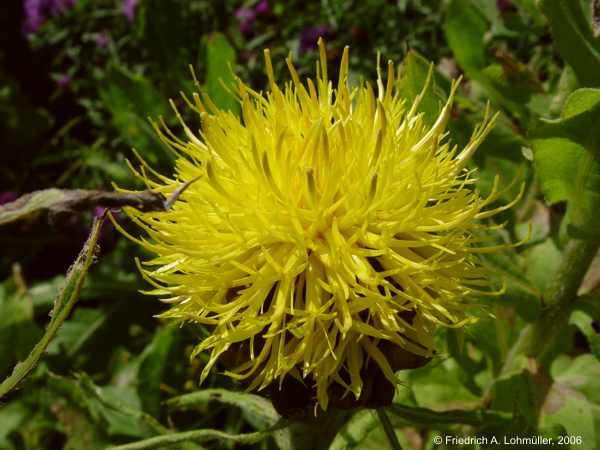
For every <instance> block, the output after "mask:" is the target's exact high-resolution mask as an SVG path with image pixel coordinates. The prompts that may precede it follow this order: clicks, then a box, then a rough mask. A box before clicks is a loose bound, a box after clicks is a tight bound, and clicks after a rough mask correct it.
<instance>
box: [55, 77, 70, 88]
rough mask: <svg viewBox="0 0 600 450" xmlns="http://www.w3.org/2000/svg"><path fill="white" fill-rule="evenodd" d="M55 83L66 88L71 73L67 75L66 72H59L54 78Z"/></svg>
mask: <svg viewBox="0 0 600 450" xmlns="http://www.w3.org/2000/svg"><path fill="white" fill-rule="evenodd" d="M56 84H57V85H58V87H61V88H66V87H67V86H68V85H69V84H71V75H68V74H66V73H63V74H60V75H59V76H58V77H57V78H56Z"/></svg>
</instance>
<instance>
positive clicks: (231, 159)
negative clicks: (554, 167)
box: [128, 42, 516, 409]
mask: <svg viewBox="0 0 600 450" xmlns="http://www.w3.org/2000/svg"><path fill="white" fill-rule="evenodd" d="M319 47H320V62H319V63H317V77H316V81H315V82H313V81H312V80H310V79H309V80H307V82H306V84H303V83H302V82H301V80H300V79H299V76H298V74H297V72H296V70H295V69H294V66H293V65H292V62H291V60H290V59H288V60H287V63H288V67H289V71H290V74H291V78H292V81H291V82H290V83H288V84H286V85H285V87H284V88H281V87H279V86H278V85H277V84H276V81H275V79H274V74H273V69H272V66H271V61H270V58H269V52H268V51H265V59H266V68H267V74H268V77H269V80H270V89H269V91H268V92H267V93H266V94H263V93H260V92H256V91H254V90H252V89H250V88H249V87H248V86H246V85H245V84H243V83H242V82H241V81H239V82H238V87H237V95H238V97H239V101H240V104H241V117H237V116H236V115H234V114H232V113H231V112H225V111H221V110H219V109H218V108H217V107H215V106H214V104H213V103H212V102H211V101H210V99H209V98H208V97H206V96H204V97H202V99H201V98H200V96H198V95H197V94H195V95H194V96H193V99H192V100H189V99H187V98H186V97H184V98H185V99H186V101H187V103H188V106H189V107H191V108H193V109H194V110H195V111H196V112H197V113H198V115H199V117H200V121H201V128H200V130H199V131H198V132H197V133H195V132H194V131H192V129H190V128H189V126H188V125H186V124H185V123H184V122H183V120H182V119H181V116H180V115H179V113H178V112H177V109H175V108H174V109H175V112H176V114H177V116H178V117H179V119H180V121H181V124H182V127H183V130H184V132H185V135H186V136H187V139H185V140H182V139H180V138H178V137H177V136H176V135H175V134H174V133H173V132H172V131H170V130H169V128H167V127H166V125H165V124H164V122H163V121H160V122H159V123H156V124H155V128H156V130H157V132H158V133H159V135H160V137H161V139H162V140H163V141H164V142H165V143H166V144H167V145H168V146H169V147H170V148H172V149H173V150H174V151H175V152H176V154H177V157H178V159H177V162H176V167H175V174H174V175H173V176H172V177H166V176H164V175H162V174H159V173H157V172H155V171H154V170H153V169H152V168H150V167H149V166H148V165H147V164H145V163H144V162H143V160H141V158H140V160H141V161H142V163H141V166H140V169H138V170H135V169H133V167H132V170H134V171H135V172H136V174H137V175H138V176H139V177H141V178H142V179H143V180H145V182H146V183H147V185H148V187H149V188H151V189H153V190H154V191H156V192H160V193H163V194H164V195H165V196H169V195H171V194H173V193H174V192H176V191H177V190H178V189H180V187H181V186H182V184H186V183H187V184H186V187H187V189H186V190H185V191H184V192H183V193H181V195H180V196H179V197H178V199H177V200H176V201H175V202H174V203H173V205H172V207H171V208H170V209H169V210H168V211H166V212H141V211H138V210H135V209H130V210H129V211H128V214H129V216H130V217H131V219H132V220H133V221H134V222H135V223H136V224H137V225H139V226H140V227H141V228H142V229H143V230H144V231H145V234H146V235H147V237H142V238H140V239H136V238H134V237H131V236H130V237H131V238H132V239H135V240H136V241H137V242H139V243H140V244H141V245H143V246H144V247H145V248H146V249H147V250H149V251H150V252H151V253H153V254H155V255H156V256H155V257H154V258H153V259H151V260H149V261H146V262H144V263H143V266H142V265H140V270H141V271H142V274H143V275H144V277H145V278H146V279H147V280H148V282H149V283H151V284H152V285H153V286H154V288H155V289H153V290H152V291H149V292H150V293H151V294H154V295H158V296H160V297H161V298H162V300H163V301H164V302H166V303H169V304H170V305H171V306H170V309H168V310H167V311H166V312H164V313H163V314H162V315H161V317H163V318H172V319H177V320H179V321H187V322H193V323H198V324H203V325H205V326H207V327H208V329H209V330H210V336H209V337H207V338H206V339H204V340H203V341H201V342H200V343H199V344H198V346H197V347H196V349H195V352H194V355H197V354H199V353H200V352H209V353H210V357H209V360H208V363H207V364H206V366H205V367H204V370H203V372H202V375H201V379H202V380H203V379H205V378H206V376H207V375H208V373H209V371H210V370H211V368H213V366H214V365H215V364H216V363H217V361H219V360H220V359H221V360H227V364H226V365H227V366H228V370H227V371H226V372H225V373H226V374H227V375H229V376H231V377H232V378H235V379H238V380H245V383H246V384H247V386H248V388H249V389H250V390H258V391H260V390H263V389H265V388H267V387H268V388H269V389H270V390H271V391H272V392H273V391H277V390H278V389H280V388H281V386H282V385H283V384H284V383H285V382H286V380H288V381H289V380H292V381H294V383H302V384H303V385H304V386H306V388H307V389H308V391H309V392H311V393H312V395H314V398H313V399H312V400H311V401H312V403H311V406H316V405H318V406H320V407H321V408H323V409H326V408H327V406H328V403H330V401H332V397H335V401H336V402H337V404H338V405H340V404H344V400H343V399H345V398H350V399H354V400H358V399H360V398H361V395H364V391H365V382H366V379H365V378H366V375H365V374H366V373H367V372H368V371H369V370H370V369H373V368H375V369H376V371H377V372H378V373H380V374H382V378H383V379H384V380H385V379H387V380H389V381H390V382H393V381H394V380H395V378H394V370H397V369H399V368H406V367H412V366H413V365H415V360H417V361H421V360H422V361H423V362H424V361H426V360H427V359H428V358H430V357H431V356H432V355H433V353H434V342H433V333H434V330H435V329H436V327H437V326H438V325H445V326H451V327H460V326H463V325H465V324H467V323H469V322H471V321H472V320H474V319H473V318H472V317H470V316H469V314H468V306H469V304H470V300H469V299H470V298H472V297H473V294H478V295H479V294H481V293H490V289H491V287H490V286H489V285H490V283H491V282H490V281H488V277H487V275H486V271H485V268H484V267H483V266H482V264H481V263H480V261H479V258H478V255H477V254H478V253H480V252H490V251H495V250H498V249H499V248H501V247H502V246H500V247H496V246H488V247H485V246H482V244H481V240H482V234H481V231H486V229H488V228H492V227H493V226H492V225H488V224H487V223H486V222H485V221H482V219H486V218H489V217H490V216H492V215H494V214H496V213H497V212H499V211H500V210H504V209H506V208H508V207H510V206H511V205H512V204H513V203H514V202H511V204H508V205H505V206H502V207H499V208H494V209H489V208H488V205H490V204H491V203H492V202H493V201H494V200H495V199H496V198H497V197H498V195H499V193H498V190H497V185H498V183H497V182H496V183H495V184H494V189H493V191H492V193H491V194H490V195H489V196H488V197H487V198H482V197H481V196H480V194H479V193H478V191H477V190H476V189H475V188H474V186H473V185H474V183H475V181H476V180H475V178H474V171H473V170H469V169H467V168H466V167H465V166H466V164H467V161H468V160H469V158H470V157H471V155H472V154H473V152H474V151H475V149H476V148H477V147H478V145H479V144H480V143H481V142H482V140H483V139H484V138H485V136H486V135H487V133H488V132H489V131H490V129H491V128H492V126H493V124H494V121H495V116H494V117H491V116H490V115H489V113H487V112H486V115H485V118H484V119H483V122H482V123H481V125H479V126H478V127H477V128H476V129H475V131H474V133H473V135H472V137H471V139H470V141H469V142H468V144H467V145H466V146H465V147H464V148H461V149H459V148H458V147H457V146H454V145H452V144H451V143H450V142H449V141H448V139H447V133H446V131H445V128H446V125H447V122H448V120H449V117H450V113H451V109H452V101H453V98H454V96H455V92H456V89H457V85H458V83H457V82H454V83H453V84H452V88H451V92H450V96H449V99H448V101H447V103H446V104H445V105H444V106H443V107H442V109H441V112H440V113H439V117H438V118H437V120H436V121H435V123H434V124H433V125H432V126H431V127H428V126H427V125H426V123H425V122H424V118H423V115H422V114H421V113H419V102H420V100H421V97H422V95H423V94H421V95H420V96H418V97H417V98H416V100H415V101H414V103H413V104H412V105H407V104H406V102H405V100H404V99H403V98H402V96H401V95H400V94H399V92H398V89H397V87H398V82H399V77H398V76H397V75H396V74H395V71H394V66H393V64H392V63H391V62H390V63H388V67H387V77H386V79H384V77H382V76H381V74H379V76H378V79H377V83H376V87H375V89H374V88H373V87H372V86H371V85H370V84H368V83H364V84H362V85H360V86H358V87H354V88H351V87H349V86H348V49H347V48H346V49H345V50H344V53H343V55H342V60H341V65H340V75H339V80H338V82H337V87H333V85H332V82H331V81H330V80H329V79H328V76H327V61H326V55H325V49H324V44H323V43H322V42H319ZM191 181H193V182H192V183H190V182H191ZM515 201H516V200H515ZM234 349H235V352H234V355H233V357H232V350H234ZM351 403H352V402H350V404H351ZM346 404H347V403H346Z"/></svg>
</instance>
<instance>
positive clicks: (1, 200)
mask: <svg viewBox="0 0 600 450" xmlns="http://www.w3.org/2000/svg"><path fill="white" fill-rule="evenodd" d="M18 197H19V196H18V195H17V194H16V192H11V191H4V192H0V205H4V204H5V203H10V202H14V201H15V200H16V199H17V198H18Z"/></svg>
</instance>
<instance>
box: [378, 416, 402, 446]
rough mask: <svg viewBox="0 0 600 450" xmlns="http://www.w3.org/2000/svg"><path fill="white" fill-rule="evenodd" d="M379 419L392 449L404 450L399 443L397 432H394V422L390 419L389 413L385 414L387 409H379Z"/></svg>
mask: <svg viewBox="0 0 600 450" xmlns="http://www.w3.org/2000/svg"><path fill="white" fill-rule="evenodd" d="M377 417H379V421H380V422H381V425H383V430H384V431H385V435H386V436H387V438H388V441H389V442H390V445H391V446H392V448H393V449H394V450H402V446H401V445H400V441H398V436H396V432H395V431H394V427H393V425H392V422H391V420H390V418H389V417H388V415H387V413H386V412H385V409H383V408H378V409H377Z"/></svg>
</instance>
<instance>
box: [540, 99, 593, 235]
mask: <svg viewBox="0 0 600 450" xmlns="http://www.w3.org/2000/svg"><path fill="white" fill-rule="evenodd" d="M532 135H533V139H532V142H533V150H534V161H535V166H536V170H537V174H538V176H539V178H540V182H541V186H542V190H543V192H544V195H545V197H546V199H547V200H548V201H549V202H551V203H555V202H559V201H565V200H566V201H567V202H568V211H567V219H566V220H567V222H566V223H567V224H568V225H569V226H570V227H571V228H568V229H567V230H568V231H569V233H570V234H571V235H572V236H574V237H581V235H582V234H583V235H585V236H588V237H589V236H598V235H599V234H598V233H599V230H600V228H598V226H597V223H596V220H595V217H596V213H597V211H598V208H599V207H600V89H591V88H584V89H578V90H577V91H575V92H574V93H573V94H571V96H570V97H569V98H568V99H567V101H566V103H565V106H564V108H563V112H562V114H561V117H560V119H557V120H553V121H543V122H540V123H539V124H538V125H537V126H536V128H535V129H534V130H533V133H532Z"/></svg>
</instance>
